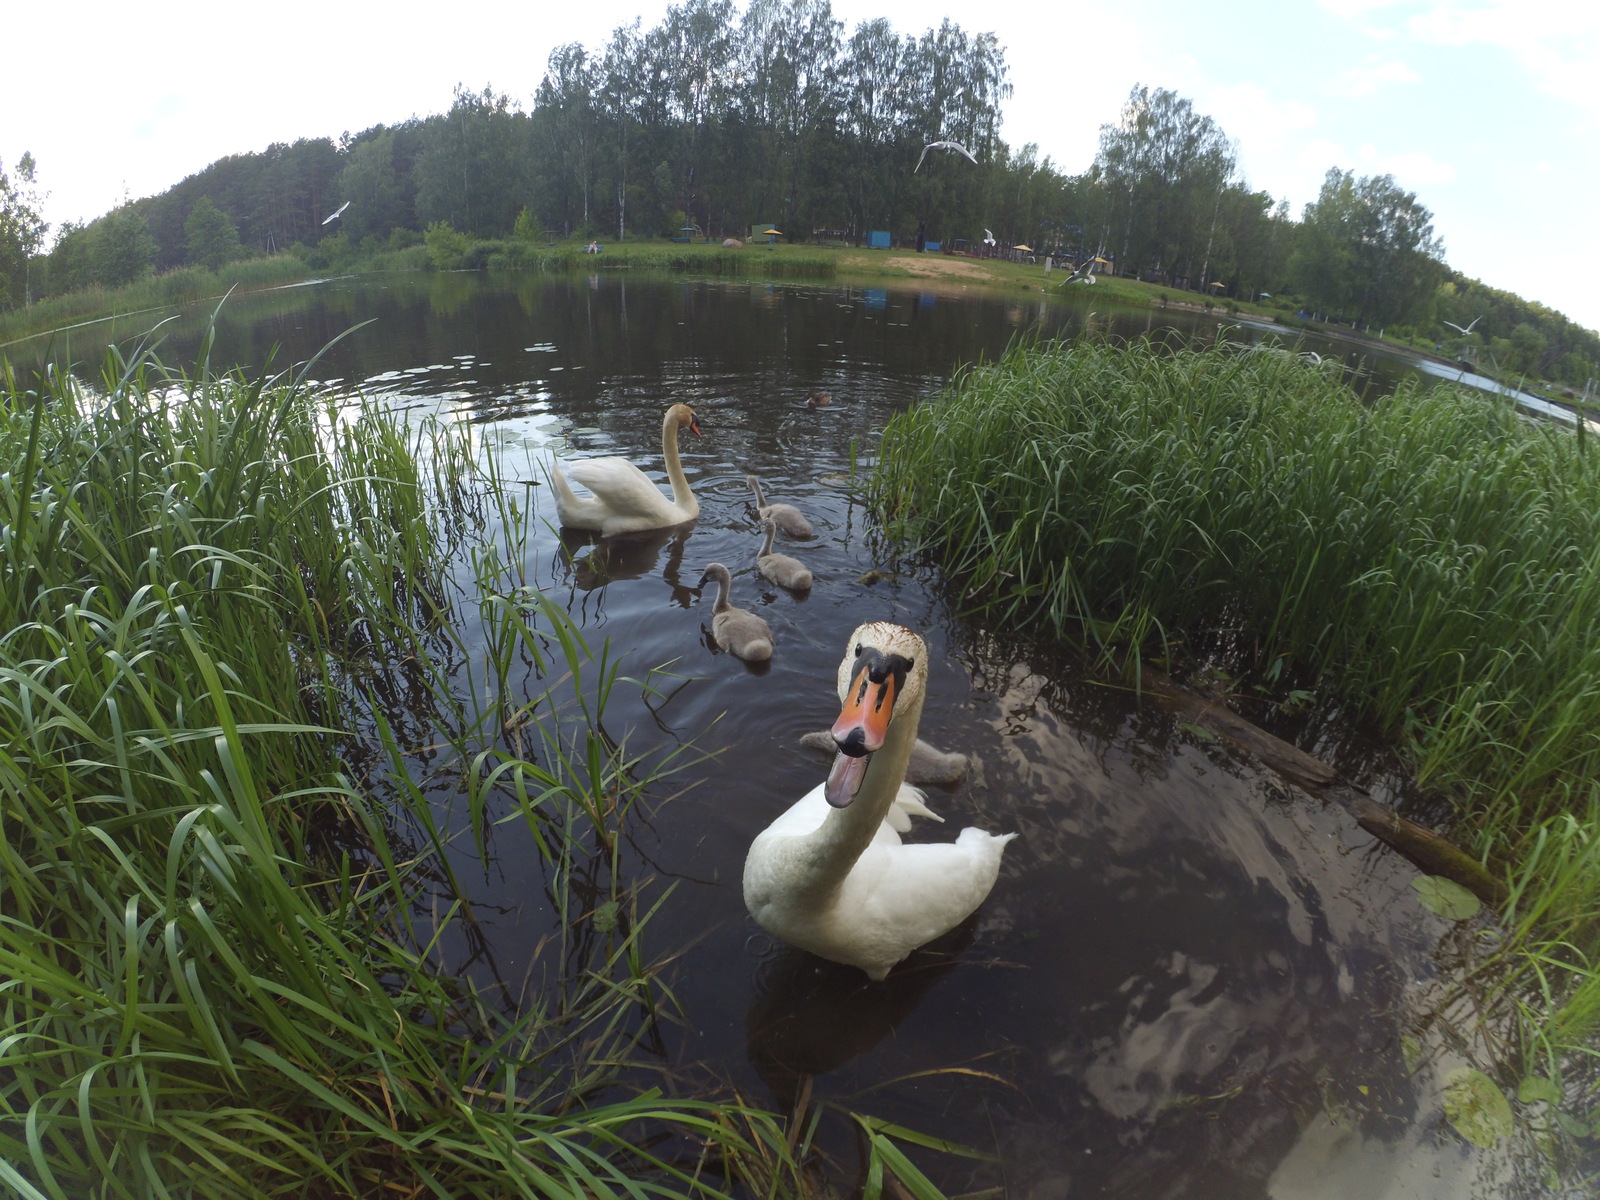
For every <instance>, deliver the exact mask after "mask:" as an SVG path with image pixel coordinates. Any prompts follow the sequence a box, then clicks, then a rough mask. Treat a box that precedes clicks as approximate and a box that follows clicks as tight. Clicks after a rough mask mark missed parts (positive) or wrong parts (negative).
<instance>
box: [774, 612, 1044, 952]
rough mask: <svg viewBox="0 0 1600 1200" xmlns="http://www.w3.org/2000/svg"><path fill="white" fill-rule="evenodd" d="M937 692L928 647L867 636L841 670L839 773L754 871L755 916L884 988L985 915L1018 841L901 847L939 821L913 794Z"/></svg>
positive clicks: (793, 817)
mask: <svg viewBox="0 0 1600 1200" xmlns="http://www.w3.org/2000/svg"><path fill="white" fill-rule="evenodd" d="M927 682H928V648H927V646H926V645H925V644H924V643H923V641H922V639H921V638H920V637H918V636H917V635H916V634H915V633H913V632H912V631H911V630H909V629H906V628H904V627H902V626H899V625H893V624H890V623H889V622H887V621H869V622H868V623H867V624H865V625H862V626H860V627H859V628H858V629H857V630H856V631H855V633H854V634H853V635H852V636H851V638H850V641H849V643H848V645H847V647H846V650H845V656H844V661H843V662H841V663H840V664H839V676H838V685H839V700H840V703H841V706H842V707H841V710H840V713H839V719H838V720H837V721H835V722H834V724H833V730H832V733H833V739H834V744H835V748H836V750H837V751H838V755H837V757H836V758H835V759H834V761H833V768H832V770H830V771H829V772H828V778H827V780H826V782H824V783H822V784H819V785H818V786H817V787H816V788H813V789H812V790H811V791H810V792H807V793H806V794H805V795H804V796H802V797H800V799H799V800H797V801H796V802H795V803H794V804H792V805H791V806H790V807H789V808H788V809H787V810H786V811H785V812H784V813H783V814H782V815H780V816H779V817H778V819H777V820H775V821H773V822H772V824H771V825H768V826H767V827H766V829H764V830H762V831H761V833H759V834H757V835H756V839H755V841H753V842H751V843H750V852H749V854H748V855H746V857H745V860H744V902H745V907H747V908H748V909H749V910H750V915H751V916H753V917H754V918H755V919H756V923H757V924H758V925H760V926H761V928H763V929H765V930H766V931H767V932H768V933H770V934H771V935H772V936H773V937H776V938H782V939H783V940H784V941H786V942H788V943H789V944H790V945H791V946H798V947H800V948H801V949H802V950H809V951H811V953H813V954H818V955H821V956H822V957H823V958H828V959H832V960H833V961H834V962H841V963H848V964H850V965H851V966H856V967H860V968H861V969H862V970H863V971H865V972H866V973H867V978H869V979H874V980H877V979H882V978H883V977H884V976H886V975H887V974H888V973H889V971H890V968H892V967H893V966H894V965H895V964H896V963H897V962H899V961H900V960H901V959H903V958H905V957H906V955H908V954H910V953H911V952H912V951H913V950H915V949H916V948H917V947H918V946H921V945H924V944H926V943H928V942H931V941H932V940H933V939H934V938H936V937H938V936H940V935H941V934H943V933H947V932H949V931H950V930H951V929H954V928H955V927H956V926H957V925H959V924H961V922H962V921H964V920H966V919H967V917H969V916H971V915H972V913H973V912H974V911H976V909H977V907H978V906H979V905H980V904H982V903H983V901H984V897H986V896H987V895H988V894H989V892H990V890H991V889H992V888H993V887H994V883H995V879H996V877H997V876H998V875H999V872H1000V856H1001V854H1002V852H1003V851H1004V850H1005V848H1006V843H1007V842H1009V841H1010V840H1011V839H1012V838H1014V837H1016V836H1017V835H1016V834H1014V833H1006V834H1001V835H999V836H998V837H997V836H995V835H994V834H991V833H986V832H984V831H983V830H981V829H975V828H967V829H963V830H962V831H961V836H960V837H958V838H957V839H956V840H955V841H954V842H943V843H937V842H936V843H918V844H916V845H910V846H907V845H905V844H903V843H902V842H901V840H900V835H901V833H904V832H905V831H907V830H909V829H910V828H911V818H912V817H913V816H926V817H933V816H934V814H933V813H931V812H930V811H929V810H928V807H927V805H925V804H924V803H923V802H922V794H921V793H920V792H918V791H917V789H915V788H912V787H907V786H906V785H905V774H906V765H907V762H908V761H909V759H910V756H911V747H912V745H913V744H914V743H915V741H916V737H917V721H918V720H919V719H920V718H921V716H922V702H923V699H924V697H925V695H926V690H927ZM934 819H936V820H937V818H936V817H935V818H934Z"/></svg>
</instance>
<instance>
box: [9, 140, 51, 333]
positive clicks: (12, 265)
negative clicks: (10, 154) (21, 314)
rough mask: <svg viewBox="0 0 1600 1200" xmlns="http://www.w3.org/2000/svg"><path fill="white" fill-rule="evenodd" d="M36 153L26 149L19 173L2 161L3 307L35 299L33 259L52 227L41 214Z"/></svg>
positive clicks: (19, 164)
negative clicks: (6, 166)
mask: <svg viewBox="0 0 1600 1200" xmlns="http://www.w3.org/2000/svg"><path fill="white" fill-rule="evenodd" d="M35 171H36V164H35V163H34V161H33V155H32V154H29V153H27V152H26V151H24V152H23V155H22V157H21V158H19V159H18V160H17V166H16V170H15V173H14V174H12V175H8V174H7V173H6V169H5V163H4V162H3V161H0V307H4V308H12V307H15V306H16V305H18V304H31V303H32V302H33V287H32V269H33V268H32V263H33V259H34V256H35V255H37V254H38V253H39V249H40V247H41V246H42V245H43V243H44V235H45V233H46V231H48V229H49V228H50V227H49V226H48V225H47V224H45V222H44V219H43V218H42V217H41V216H40V215H39V205H40V201H41V197H40V196H39V192H38V188H37V185H36V184H35V180H34V174H35Z"/></svg>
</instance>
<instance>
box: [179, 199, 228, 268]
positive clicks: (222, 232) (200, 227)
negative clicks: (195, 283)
mask: <svg viewBox="0 0 1600 1200" xmlns="http://www.w3.org/2000/svg"><path fill="white" fill-rule="evenodd" d="M183 233H184V238H185V241H186V243H187V245H188V248H189V261H190V262H192V263H198V264H199V265H201V266H203V267H205V268H206V269H207V270H211V271H217V270H221V269H222V266H223V264H224V263H228V262H231V261H233V260H234V259H236V258H238V257H239V254H240V249H239V231H238V230H237V229H236V228H234V224H233V222H232V221H230V220H229V219H228V214H227V213H225V212H223V211H222V210H221V209H220V208H218V207H217V206H216V205H215V204H213V203H212V202H211V197H210V196H201V197H200V199H199V200H197V201H196V202H195V206H194V208H192V209H190V210H189V216H188V219H187V220H185V221H184V223H183Z"/></svg>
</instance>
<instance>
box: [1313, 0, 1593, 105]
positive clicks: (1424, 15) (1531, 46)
mask: <svg viewBox="0 0 1600 1200" xmlns="http://www.w3.org/2000/svg"><path fill="white" fill-rule="evenodd" d="M1322 7H1323V8H1324V9H1325V10H1326V11H1327V12H1329V13H1331V14H1333V15H1334V16H1336V17H1341V18H1344V19H1346V20H1353V19H1361V20H1362V21H1363V22H1365V23H1366V24H1367V25H1368V26H1369V29H1368V32H1369V34H1371V35H1378V34H1383V35H1385V40H1387V37H1388V36H1392V35H1395V34H1400V35H1403V36H1406V37H1409V38H1410V39H1411V40H1412V41H1414V42H1417V43H1422V44H1425V45H1433V46H1449V47H1457V48H1462V47H1469V46H1482V47H1488V48H1490V49H1493V50H1499V51H1501V52H1503V53H1504V54H1506V55H1507V56H1508V57H1509V59H1510V65H1511V66H1514V67H1515V68H1518V69H1520V71H1521V72H1524V73H1526V75H1527V76H1528V77H1529V82H1530V83H1531V85H1532V86H1534V87H1536V88H1538V89H1539V90H1540V91H1543V92H1546V93H1548V94H1550V95H1552V96H1555V97H1557V98H1558V99H1560V100H1563V101H1565V102H1566V103H1568V104H1571V105H1573V106H1574V107H1575V108H1577V109H1578V110H1580V111H1581V112H1583V113H1584V114H1585V115H1586V116H1587V117H1588V118H1589V119H1590V120H1591V121H1594V122H1600V89H1597V88H1596V87H1595V86H1594V81H1595V78H1596V76H1597V75H1600V5H1597V4H1594V3H1592V0H1590V2H1585V3H1574V2H1573V0H1433V2H1432V3H1429V4H1427V5H1425V6H1423V11H1421V12H1418V11H1415V10H1416V7H1417V6H1416V5H1414V4H1406V5H1399V4H1395V3H1391V2H1390V0H1323V3H1322ZM1404 9H1410V10H1411V11H1409V12H1407V11H1403V10H1404ZM1385 22H1387V24H1385ZM1518 83H1519V81H1516V80H1512V79H1504V78H1502V79H1496V78H1493V77H1489V78H1486V79H1484V80H1483V84H1484V86H1486V87H1495V86H1499V87H1508V88H1509V87H1515V86H1518Z"/></svg>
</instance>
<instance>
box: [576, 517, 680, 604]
mask: <svg viewBox="0 0 1600 1200" xmlns="http://www.w3.org/2000/svg"><path fill="white" fill-rule="evenodd" d="M693 530H694V523H693V522H692V521H691V522H688V523H686V524H683V525H672V526H669V527H667V528H665V529H650V530H646V531H645V532H643V533H624V534H618V535H617V536H615V537H603V538H599V539H598V540H597V539H596V538H595V536H594V535H593V534H592V533H588V532H586V531H584V530H581V529H563V530H562V531H561V558H562V561H563V562H564V563H565V564H566V566H567V567H568V570H569V574H568V578H569V579H570V580H571V582H572V583H573V585H574V586H576V587H577V588H578V589H579V590H580V591H585V592H592V591H594V590H595V589H596V588H602V587H604V586H605V585H606V584H608V583H610V582H612V581H613V580H616V579H643V578H644V577H645V576H647V575H651V574H654V572H655V569H656V563H657V562H658V561H659V560H660V558H661V551H662V550H663V549H665V550H666V552H667V561H666V564H665V565H664V566H663V567H662V568H661V578H662V579H663V580H664V581H665V582H666V584H667V586H668V587H669V588H671V589H672V601H673V603H674V604H676V605H678V606H679V607H680V608H688V607H689V605H690V604H692V603H693V602H694V598H695V595H696V593H695V589H694V587H693V586H691V584H690V583H685V582H684V581H683V580H682V578H681V575H682V570H683V552H684V547H685V546H686V545H687V544H688V541H689V534H690V533H691V532H692V531H693ZM586 547H587V548H588V553H587V554H585V553H582V552H583V550H584V549H585V548H586Z"/></svg>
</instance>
